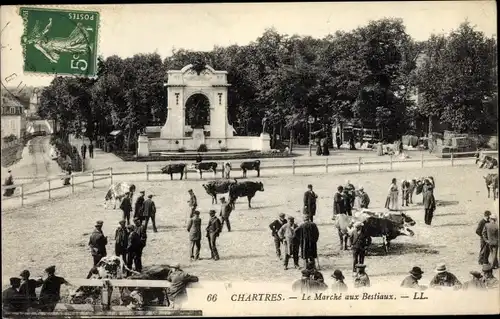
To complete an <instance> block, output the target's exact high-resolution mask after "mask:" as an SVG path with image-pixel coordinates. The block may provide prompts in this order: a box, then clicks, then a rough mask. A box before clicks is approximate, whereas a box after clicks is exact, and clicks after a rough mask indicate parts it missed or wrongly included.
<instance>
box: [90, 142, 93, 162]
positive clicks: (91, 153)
mask: <svg viewBox="0 0 500 319" xmlns="http://www.w3.org/2000/svg"><path fill="white" fill-rule="evenodd" d="M89 156H90V158H94V144H92V142H90V143H89Z"/></svg>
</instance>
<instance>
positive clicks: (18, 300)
mask: <svg viewBox="0 0 500 319" xmlns="http://www.w3.org/2000/svg"><path fill="white" fill-rule="evenodd" d="M20 285H21V279H19V278H17V277H12V278H10V287H9V288H7V289H5V290H4V291H2V310H3V311H8V312H19V311H22V310H23V309H24V308H25V305H24V300H23V295H21V294H20V293H19V291H18V289H19V286H20Z"/></svg>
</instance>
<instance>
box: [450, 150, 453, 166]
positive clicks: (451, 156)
mask: <svg viewBox="0 0 500 319" xmlns="http://www.w3.org/2000/svg"><path fill="white" fill-rule="evenodd" d="M450 158H451V166H453V152H451V153H450Z"/></svg>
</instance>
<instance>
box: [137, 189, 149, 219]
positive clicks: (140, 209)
mask: <svg viewBox="0 0 500 319" xmlns="http://www.w3.org/2000/svg"><path fill="white" fill-rule="evenodd" d="M139 194H140V195H139V197H137V199H136V200H135V206H134V219H136V218H138V219H140V220H141V221H142V212H143V210H144V195H145V194H146V192H145V191H140V192H139Z"/></svg>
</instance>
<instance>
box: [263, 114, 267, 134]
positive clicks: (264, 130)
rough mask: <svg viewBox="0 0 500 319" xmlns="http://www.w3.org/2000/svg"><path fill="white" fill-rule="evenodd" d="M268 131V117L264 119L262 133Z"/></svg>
mask: <svg viewBox="0 0 500 319" xmlns="http://www.w3.org/2000/svg"><path fill="white" fill-rule="evenodd" d="M266 129H267V116H264V118H262V133H263V134H264V133H266Z"/></svg>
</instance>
